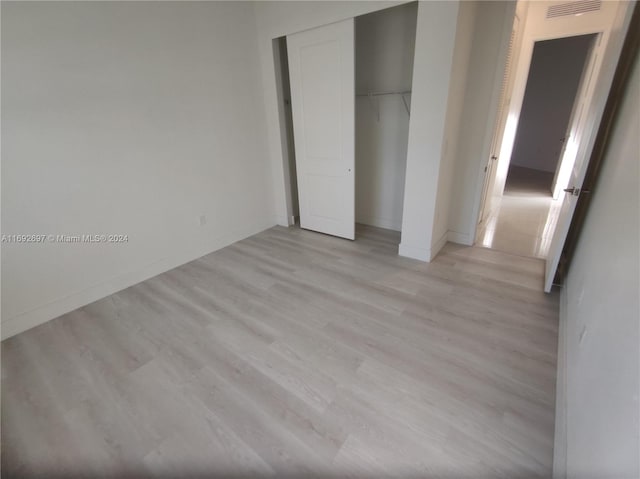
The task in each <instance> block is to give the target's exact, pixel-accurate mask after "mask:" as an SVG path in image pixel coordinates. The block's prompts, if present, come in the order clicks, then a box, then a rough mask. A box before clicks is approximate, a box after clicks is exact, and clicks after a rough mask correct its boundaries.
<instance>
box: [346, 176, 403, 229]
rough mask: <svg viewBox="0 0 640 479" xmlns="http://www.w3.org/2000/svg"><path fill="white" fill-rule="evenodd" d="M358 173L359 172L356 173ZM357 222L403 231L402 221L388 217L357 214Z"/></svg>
mask: <svg viewBox="0 0 640 479" xmlns="http://www.w3.org/2000/svg"><path fill="white" fill-rule="evenodd" d="M356 174H357V173H356ZM356 223H360V224H363V225H369V226H375V227H377V228H384V229H387V230H393V231H401V230H402V221H393V220H391V219H388V218H382V217H379V216H359V215H356Z"/></svg>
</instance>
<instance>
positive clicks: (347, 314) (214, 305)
mask: <svg viewBox="0 0 640 479" xmlns="http://www.w3.org/2000/svg"><path fill="white" fill-rule="evenodd" d="M398 239H399V235H398V234H397V233H394V232H390V231H385V230H379V229H375V228H371V227H363V226H359V228H358V237H357V240H356V241H355V242H350V241H347V240H341V239H338V238H333V237H330V236H325V235H321V234H317V233H312V232H309V231H304V230H300V229H297V228H289V229H287V228H282V227H275V228H272V229H270V230H267V231H265V232H262V233H260V234H258V235H256V236H253V237H251V238H248V239H246V240H243V241H241V242H239V243H236V244H234V245H232V246H229V247H227V248H224V249H223V250H220V251H218V252H215V253H213V254H210V255H208V256H205V257H203V258H200V259H198V260H196V261H193V262H191V263H188V264H186V265H184V266H181V267H179V268H177V269H174V270H172V271H169V272H167V273H164V274H162V275H160V276H157V277H155V278H153V279H150V280H148V281H145V282H143V283H140V284H138V285H136V286H133V287H131V288H129V289H126V290H124V291H121V292H119V293H117V294H114V295H112V296H109V297H107V298H105V299H103V300H100V301H98V302H96V303H93V304H91V305H89V306H86V307H84V308H81V309H79V310H77V311H74V312H72V313H69V314H67V315H64V316H62V317H60V318H58V319H56V320H53V321H50V322H48V323H46V324H44V325H42V326H39V327H37V328H35V329H32V330H30V331H27V332H24V333H22V334H20V335H18V336H16V337H13V338H11V339H9V340H6V341H5V342H3V343H2V477H21V478H31V477H43V478H44V477H47V478H57V477H65V478H73V477H120V478H132V477H163V478H164V477H191V478H193V477H198V478H200V477H203V478H204V477H210V478H214V477H230V478H233V477H264V476H273V477H292V478H293V477H300V478H303V477H332V478H337V477H354V478H369V477H371V478H373V477H381V478H382V477H384V478H390V477H416V478H418V477H420V478H443V479H463V478H464V479H467V478H468V479H471V478H482V477H486V478H509V479H514V478H534V477H535V478H537V477H549V476H550V473H551V462H552V449H553V428H554V398H555V375H556V342H557V321H558V305H557V295H556V294H552V295H545V294H544V293H542V291H541V290H542V273H543V263H542V262H541V261H539V260H535V259H527V258H521V257H516V256H509V255H506V254H504V253H500V252H497V251H491V250H487V249H483V248H466V247H460V246H455V245H447V246H446V247H445V249H444V251H443V252H442V253H441V254H440V255H439V256H438V257H437V258H436V260H435V261H434V262H432V263H431V264H425V263H421V262H417V261H412V260H409V259H406V258H401V257H399V256H397V243H398Z"/></svg>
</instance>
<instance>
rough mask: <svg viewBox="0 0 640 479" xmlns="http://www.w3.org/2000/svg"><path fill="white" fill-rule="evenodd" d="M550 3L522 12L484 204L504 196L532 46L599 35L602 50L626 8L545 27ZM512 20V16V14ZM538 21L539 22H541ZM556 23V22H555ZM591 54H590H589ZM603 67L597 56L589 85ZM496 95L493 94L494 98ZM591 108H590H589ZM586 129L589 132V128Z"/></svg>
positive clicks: (612, 6) (609, 5) (477, 208)
mask: <svg viewBox="0 0 640 479" xmlns="http://www.w3.org/2000/svg"><path fill="white" fill-rule="evenodd" d="M550 3H552V2H530V4H529V8H528V9H527V11H526V16H525V19H524V26H523V28H524V31H523V38H522V43H521V45H520V49H519V52H518V55H517V62H516V66H515V69H514V70H513V71H512V74H513V75H515V79H514V86H513V92H512V96H511V100H510V104H509V107H508V115H507V121H506V123H505V125H504V126H503V131H502V145H501V146H500V148H499V151H500V153H499V155H498V160H497V161H496V163H497V165H495V173H494V175H495V180H494V182H495V183H494V187H493V192H492V193H493V195H489V194H487V198H486V199H485V202H486V201H491V197H492V196H494V197H502V195H503V194H504V187H505V183H506V177H507V172H508V169H509V164H510V162H511V155H512V153H513V147H514V144H515V135H516V132H517V127H518V120H519V119H520V114H521V112H522V104H523V102H524V94H525V89H526V84H527V79H528V76H529V70H530V67H531V60H532V58H533V49H534V46H535V43H536V42H537V41H544V40H554V39H559V38H567V37H573V36H579V35H590V34H600V35H599V39H600V47H601V48H605V47H606V45H607V43H608V42H609V40H610V38H611V34H612V32H613V27H614V24H615V23H616V21H617V20H618V19H619V17H620V15H621V9H624V8H626V5H624V4H623V2H620V4H618V2H615V3H614V2H603V3H602V10H601V11H600V12H597V13H596V14H586V15H583V16H579V17H575V16H572V17H570V18H567V19H564V21H563V22H554V21H549V23H546V22H545V21H544V15H543V14H544V10H543V9H546V6H548V5H549V4H550ZM514 17H515V12H514ZM514 17H511V19H510V20H511V22H510V23H509V24H508V26H505V28H504V31H503V38H502V44H503V47H504V51H503V52H501V54H502V55H503V57H504V59H505V61H506V55H507V49H508V42H509V36H510V34H511V31H512V29H513V22H514ZM541 17H542V20H541ZM555 20H558V19H555ZM592 53H593V52H592ZM602 63H603V56H602V55H601V56H600V57H599V58H598V60H597V65H596V66H595V69H594V73H595V76H594V78H595V81H594V82H592V83H597V80H598V75H599V73H600V67H601V66H602ZM500 67H501V68H500V69H499V72H500V73H502V72H504V68H505V64H504V62H501V65H500ZM500 73H497V75H496V77H497V78H499V77H500ZM495 88H497V89H499V85H495ZM591 93H593V88H592V89H591ZM498 95H499V92H498V94H496V96H498ZM588 100H589V101H590V100H592V98H588ZM498 102H499V98H498V99H497V100H494V102H493V105H494V106H493V108H495V109H496V110H498V109H499V105H498ZM589 107H592V105H589ZM589 127H590V128H589ZM597 127H598V125H588V126H586V128H587V129H585V130H584V131H583V132H582V133H583V135H584V136H585V137H590V136H591V135H592V134H593V133H594V131H593V130H595V129H597ZM494 135H495V131H494V130H493V129H490V130H489V131H488V132H487V135H486V138H485V144H486V145H491V142H492V139H493V137H494ZM484 166H485V163H484V162H483V163H482V166H481V168H482V169H481V170H480V174H479V179H478V185H477V187H476V192H477V193H476V201H475V203H474V214H473V215H472V218H471V220H472V221H473V224H472V226H471V228H470V231H471V232H472V234H473V244H475V242H476V239H477V237H478V230H479V229H480V227H481V225H480V224H479V222H480V214H481V212H482V209H483V208H482V206H483V205H481V200H482V190H483V188H484V182H485V172H484Z"/></svg>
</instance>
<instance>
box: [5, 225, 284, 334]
mask: <svg viewBox="0 0 640 479" xmlns="http://www.w3.org/2000/svg"><path fill="white" fill-rule="evenodd" d="M272 226H274V225H273V222H271V221H265V222H260V223H258V224H255V225H253V226H252V227H249V228H244V229H242V230H236V231H234V232H232V233H231V234H227V235H223V236H220V237H219V238H217V239H216V240H215V241H214V242H213V244H210V245H208V246H206V247H204V248H200V249H196V250H193V251H190V252H189V253H186V254H181V255H177V256H173V257H168V258H164V259H161V260H159V261H154V262H153V263H151V264H149V265H147V266H145V267H143V268H142V269H139V270H137V271H130V272H128V273H125V274H122V275H119V276H116V277H114V278H111V279H109V280H107V281H105V282H103V283H100V284H97V285H94V286H90V287H89V288H86V289H83V290H81V291H77V292H75V293H72V294H70V295H69V296H65V297H63V298H60V299H57V300H55V301H53V302H50V303H47V304H44V305H41V306H37V307H36V308H34V309H32V310H30V311H25V312H23V313H19V314H17V315H15V316H13V317H10V318H6V319H4V318H3V320H2V324H1V325H0V337H1V338H2V340H4V339H7V338H10V337H11V336H15V335H16V334H18V333H21V332H23V331H26V330H27V329H31V328H34V327H36V326H39V325H41V324H43V323H46V322H47V321H50V320H52V319H54V318H57V317H59V316H61V315H63V314H66V313H68V312H70V311H73V310H75V309H78V308H81V307H83V306H86V305H87V304H90V303H93V302H94V301H97V300H99V299H102V298H105V297H107V296H109V295H111V294H113V293H116V292H118V291H121V290H123V289H125V288H128V287H130V286H133V285H135V284H138V283H140V282H142V281H145V280H147V279H149V278H152V277H154V276H157V275H159V274H161V273H164V272H166V271H169V270H171V269H173V268H176V267H178V266H180V265H182V264H185V263H188V262H189V261H193V260H195V259H197V258H200V257H202V256H204V255H207V254H210V253H213V252H214V251H217V250H219V249H221V248H224V247H225V246H228V245H230V244H232V243H235V242H236V241H240V240H242V239H244V238H247V237H249V236H252V235H254V234H257V233H259V232H260V231H263V230H265V229H268V228H270V227H272Z"/></svg>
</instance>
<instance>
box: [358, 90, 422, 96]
mask: <svg viewBox="0 0 640 479" xmlns="http://www.w3.org/2000/svg"><path fill="white" fill-rule="evenodd" d="M410 93H411V90H407V91H370V92H368V93H356V96H384V95H408V94H410Z"/></svg>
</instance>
